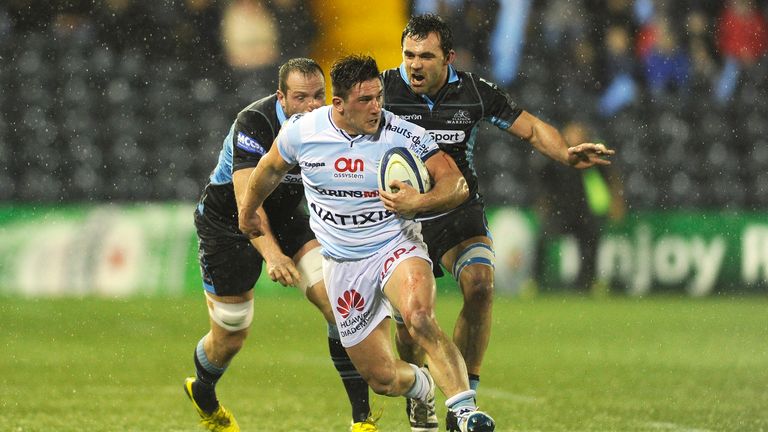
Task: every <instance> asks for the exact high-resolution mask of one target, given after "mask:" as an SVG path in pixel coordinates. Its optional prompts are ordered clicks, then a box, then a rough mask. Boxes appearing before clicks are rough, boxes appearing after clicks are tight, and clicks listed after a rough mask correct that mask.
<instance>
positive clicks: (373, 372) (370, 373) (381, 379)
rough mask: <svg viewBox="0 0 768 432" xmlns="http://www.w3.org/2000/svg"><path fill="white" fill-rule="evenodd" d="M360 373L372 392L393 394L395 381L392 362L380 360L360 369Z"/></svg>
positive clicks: (385, 394) (395, 373)
mask: <svg viewBox="0 0 768 432" xmlns="http://www.w3.org/2000/svg"><path fill="white" fill-rule="evenodd" d="M360 374H361V375H362V377H363V379H365V381H366V382H367V383H368V386H369V387H370V388H371V390H373V391H374V393H376V394H380V395H384V396H391V395H394V390H395V385H396V383H397V371H396V370H395V365H394V363H391V362H382V363H380V364H377V365H375V366H374V367H372V368H370V369H367V370H364V371H360Z"/></svg>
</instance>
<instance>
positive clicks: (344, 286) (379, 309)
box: [323, 234, 432, 347]
mask: <svg viewBox="0 0 768 432" xmlns="http://www.w3.org/2000/svg"><path fill="white" fill-rule="evenodd" d="M414 257H416V258H421V259H423V260H425V261H427V262H428V263H429V264H430V266H431V265H432V261H431V260H430V259H429V253H427V246H426V245H425V244H424V242H423V241H421V239H420V236H419V237H418V238H417V239H413V238H408V237H406V236H404V235H402V234H401V235H399V236H398V237H397V238H395V239H394V240H392V241H391V242H390V243H388V244H387V246H386V247H383V248H381V250H380V251H379V252H377V253H376V254H374V255H371V256H369V257H367V258H363V259H360V260H350V261H338V260H335V259H333V258H328V257H324V258H323V279H324V280H325V287H326V290H327V291H328V300H329V301H330V302H331V307H332V308H333V315H334V316H335V317H336V326H337V327H338V329H339V335H340V336H341V344H342V345H343V346H344V347H351V346H354V345H357V344H358V343H360V342H361V341H362V340H363V339H365V338H366V337H367V336H368V335H369V334H370V333H371V331H373V329H375V328H376V326H377V325H379V323H381V321H382V320H384V318H387V317H388V316H390V309H391V304H390V302H389V299H387V297H386V296H385V295H384V285H385V284H386V283H387V281H388V280H389V278H390V276H392V273H393V272H394V270H395V268H397V266H398V265H400V263H401V262H403V261H404V260H406V259H408V258H414Z"/></svg>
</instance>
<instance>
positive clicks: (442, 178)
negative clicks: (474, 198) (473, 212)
mask: <svg viewBox="0 0 768 432" xmlns="http://www.w3.org/2000/svg"><path fill="white" fill-rule="evenodd" d="M425 165H426V166H427V171H429V176H430V177H431V178H432V179H433V180H434V185H433V187H432V189H430V191H429V192H427V193H425V194H420V193H419V192H418V191H417V190H416V189H414V188H413V187H411V186H410V185H408V184H406V183H403V182H401V181H398V180H395V181H394V182H393V183H392V185H391V186H395V187H397V188H398V189H399V191H397V192H396V193H388V192H386V191H379V194H380V197H381V201H382V202H383V203H384V207H385V208H386V209H387V210H389V211H393V212H396V213H398V214H403V215H410V214H416V213H425V212H436V211H445V210H450V209H452V208H454V207H456V206H458V205H459V204H461V203H462V202H464V200H466V199H467V197H468V196H469V188H468V187H467V182H466V180H464V176H463V175H461V171H459V168H458V167H457V166H456V162H454V161H453V159H452V158H451V157H450V156H448V154H446V153H445V152H443V151H442V150H439V151H438V152H437V153H435V154H434V155H432V157H430V158H429V159H427V161H426V162H425Z"/></svg>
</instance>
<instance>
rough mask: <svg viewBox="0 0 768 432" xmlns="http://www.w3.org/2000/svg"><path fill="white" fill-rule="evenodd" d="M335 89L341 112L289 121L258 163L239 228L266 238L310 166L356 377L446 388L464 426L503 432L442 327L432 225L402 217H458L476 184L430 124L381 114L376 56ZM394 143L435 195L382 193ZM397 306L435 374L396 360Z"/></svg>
mask: <svg viewBox="0 0 768 432" xmlns="http://www.w3.org/2000/svg"><path fill="white" fill-rule="evenodd" d="M331 84H332V88H333V103H332V105H330V106H326V107H321V108H318V109H316V110H314V111H313V112H311V113H307V114H303V115H301V116H294V117H293V118H292V119H290V120H289V121H288V122H287V123H286V124H285V125H284V126H283V129H282V130H281V131H280V134H279V135H278V137H277V139H276V140H275V143H274V145H273V146H272V148H271V149H270V151H269V152H268V153H267V154H266V155H265V156H264V157H263V158H262V159H261V161H260V162H259V165H258V166H257V167H256V169H255V170H254V172H253V174H252V175H251V177H250V179H249V182H248V188H247V191H246V195H245V198H244V200H243V202H242V206H241V210H240V217H239V221H240V229H241V230H242V231H243V233H245V234H246V235H248V236H250V237H256V236H259V235H261V234H262V233H263V230H264V228H263V227H262V221H261V219H260V217H259V215H258V214H257V212H256V210H257V209H258V208H259V206H260V205H261V204H262V202H263V201H264V200H265V199H266V198H267V197H268V196H269V194H270V193H271V192H272V190H273V189H274V188H275V187H276V186H277V185H278V184H279V182H280V179H282V178H283V176H284V175H285V173H286V172H288V170H290V169H291V168H292V167H294V166H296V165H298V166H299V167H301V175H302V180H303V182H304V186H305V187H304V193H305V196H306V199H307V203H308V205H309V208H310V226H311V228H312V230H313V231H314V232H315V235H316V236H317V240H318V241H319V242H320V244H321V246H322V254H323V277H324V279H325V284H326V289H327V291H328V299H329V300H330V302H331V304H332V305H333V306H334V315H335V318H336V325H337V327H338V329H339V333H340V335H341V343H342V345H344V347H345V348H346V349H347V352H348V353H349V356H350V358H351V359H352V362H353V363H354V365H355V367H356V368H357V370H358V371H359V372H360V374H361V375H362V376H363V378H365V380H366V381H367V382H368V384H369V385H370V387H371V388H372V389H373V390H374V391H375V392H376V393H378V394H382V395H387V396H405V397H408V398H413V399H416V400H420V401H423V402H427V401H429V400H434V391H435V384H436V385H437V387H439V388H440V390H442V392H443V393H444V394H445V396H446V398H447V400H446V406H447V407H448V409H449V410H450V411H451V412H452V413H454V414H455V416H456V417H457V419H458V427H459V429H458V430H460V431H462V432H468V431H473V432H487V431H493V430H495V424H494V422H493V419H491V417H490V416H488V415H487V414H485V413H484V412H481V411H478V410H477V406H476V402H475V392H474V391H473V390H471V389H470V388H469V381H468V379H467V369H466V366H465V363H464V359H463V358H462V357H461V354H460V352H459V350H458V348H457V347H456V345H455V344H454V343H453V342H452V341H451V339H450V338H449V337H448V336H447V335H446V334H445V333H444V332H443V331H442V330H441V329H440V326H439V325H438V323H437V320H436V319H435V315H434V303H435V279H434V277H433V275H432V268H431V261H430V259H429V255H428V253H427V250H426V246H425V245H424V243H423V241H422V237H421V233H420V231H421V225H420V223H418V222H414V221H412V220H407V219H404V218H401V217H399V216H398V215H399V214H413V213H419V212H425V211H444V210H447V209H450V208H452V207H454V206H456V205H458V204H459V203H461V202H463V201H464V200H465V199H466V198H467V194H468V190H467V187H466V182H465V180H464V178H463V176H462V175H461V173H460V172H459V170H458V168H457V167H456V164H455V163H454V162H453V160H452V159H451V158H450V157H448V156H447V155H446V154H445V153H443V152H442V151H441V150H439V148H438V147H437V144H436V143H435V141H434V140H433V139H432V138H431V137H430V136H429V134H428V133H427V132H426V130H425V129H424V128H422V127H420V126H417V125H415V124H413V123H410V122H407V121H405V120H402V119H400V118H399V117H397V116H395V115H393V114H392V113H390V112H387V111H385V110H383V109H382V103H383V100H382V98H383V87H382V82H381V79H380V78H379V70H378V67H377V66H376V62H375V60H373V59H372V58H371V57H367V56H347V57H344V58H342V59H340V60H338V61H337V62H336V63H335V64H334V65H333V67H332V69H331ZM392 147H407V148H409V149H411V150H412V151H414V152H415V153H416V154H417V155H419V157H420V158H421V159H422V160H423V161H424V162H425V163H426V166H427V169H428V171H429V173H430V177H432V179H433V181H434V186H433V188H432V189H431V190H430V191H429V192H428V193H426V194H419V193H417V192H416V190H415V189H413V188H412V187H410V186H408V185H406V184H403V183H402V182H399V181H394V182H393V183H392V185H391V186H394V187H397V188H399V191H398V192H397V193H387V192H384V191H380V190H379V189H378V183H377V171H378V170H377V165H378V162H379V161H380V159H381V156H382V155H383V154H384V153H385V152H386V151H387V150H388V149H390V148H392ZM391 307H394V308H395V309H397V310H398V311H399V313H400V315H401V316H402V317H403V320H404V323H405V326H406V328H407V329H408V331H409V332H410V335H411V337H412V338H413V340H414V341H415V342H416V343H417V344H418V345H419V346H420V347H421V348H422V349H423V350H424V351H425V352H426V353H427V355H429V357H430V359H431V363H430V369H429V370H427V369H426V368H419V367H418V366H416V365H413V364H409V363H406V362H404V361H402V360H399V359H398V358H396V356H395V355H394V350H393V347H392V343H391V341H390V333H389V331H390V308H391ZM430 373H431V375H430ZM432 376H434V381H433V379H432Z"/></svg>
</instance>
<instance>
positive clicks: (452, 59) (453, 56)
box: [445, 50, 456, 65]
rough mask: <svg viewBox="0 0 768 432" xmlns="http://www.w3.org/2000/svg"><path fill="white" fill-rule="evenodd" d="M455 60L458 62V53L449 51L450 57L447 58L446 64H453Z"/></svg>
mask: <svg viewBox="0 0 768 432" xmlns="http://www.w3.org/2000/svg"><path fill="white" fill-rule="evenodd" d="M454 60H456V51H454V50H450V51H448V55H447V56H446V57H445V64H447V65H448V64H452V63H453V61H454Z"/></svg>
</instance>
